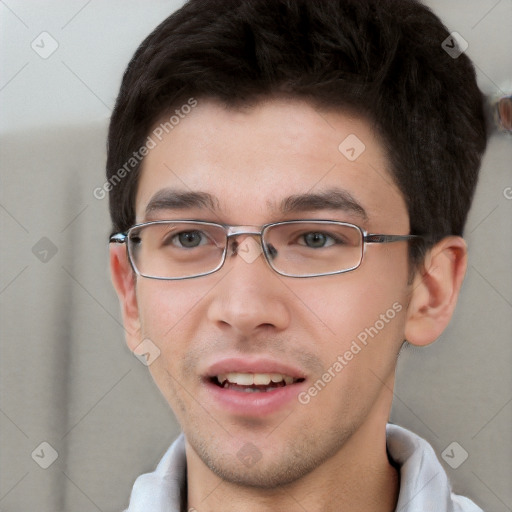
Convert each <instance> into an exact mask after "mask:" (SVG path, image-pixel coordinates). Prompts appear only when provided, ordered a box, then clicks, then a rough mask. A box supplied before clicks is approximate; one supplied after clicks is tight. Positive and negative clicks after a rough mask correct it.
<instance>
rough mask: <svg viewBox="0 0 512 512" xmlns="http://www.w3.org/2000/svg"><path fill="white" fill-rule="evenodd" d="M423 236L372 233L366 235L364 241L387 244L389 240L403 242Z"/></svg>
mask: <svg viewBox="0 0 512 512" xmlns="http://www.w3.org/2000/svg"><path fill="white" fill-rule="evenodd" d="M419 238H423V237H422V236H420V235H377V234H374V233H370V234H368V235H365V237H364V241H365V242H366V243H368V244H387V243H389V242H403V241H406V240H417V239H419Z"/></svg>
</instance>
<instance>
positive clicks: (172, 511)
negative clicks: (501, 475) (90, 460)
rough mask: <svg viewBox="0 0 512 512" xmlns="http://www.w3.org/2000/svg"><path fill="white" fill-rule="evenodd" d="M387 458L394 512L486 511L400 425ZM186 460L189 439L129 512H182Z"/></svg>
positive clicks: (176, 446) (141, 484) (176, 447)
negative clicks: (393, 474)
mask: <svg viewBox="0 0 512 512" xmlns="http://www.w3.org/2000/svg"><path fill="white" fill-rule="evenodd" d="M386 436H387V448H388V453H389V456H390V457H391V458H392V459H393V461H394V462H395V463H396V465H397V466H398V467H399V468H400V494H399V497H398V503H397V506H396V512H483V511H482V509H481V508H479V507H477V506H476V505H475V504H474V503H473V502H472V501H471V500H469V499H468V498H464V497H462V496H458V495H456V494H453V493H452V491H451V487H450V483H449V481H448V476H447V475H446V472H445V471H444V469H443V467H442V466H441V464H440V463H439V461H438V459H437V457H436V454H435V452H434V450H433V448H432V447H431V446H430V444H428V443H427V441H425V440H424V439H422V438H421V437H419V436H417V435H416V434H414V433H412V432H410V431H409V430H406V429H405V428H402V427H399V426H397V425H391V424H388V425H387V427H386ZM186 475H187V462H186V457H185V437H184V436H183V434H181V435H180V436H179V437H178V438H177V439H176V441H174V443H173V444H172V445H171V447H170V448H169V450H167V453H166V454H165V455H164V457H163V458H162V460H161V461H160V463H159V464H158V466H157V468H156V470H155V471H154V472H153V473H147V474H145V475H141V476H139V477H138V478H137V480H136V481H135V484H134V486H133V490H132V494H131V498H130V506H129V507H128V509H126V511H125V512H148V511H151V512H180V506H181V505H180V504H181V502H182V500H183V501H185V499H184V498H186V497H185V496H183V495H182V494H183V493H184V492H185V489H186Z"/></svg>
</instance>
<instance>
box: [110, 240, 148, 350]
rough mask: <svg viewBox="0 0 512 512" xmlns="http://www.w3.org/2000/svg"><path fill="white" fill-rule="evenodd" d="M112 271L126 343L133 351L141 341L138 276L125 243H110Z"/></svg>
mask: <svg viewBox="0 0 512 512" xmlns="http://www.w3.org/2000/svg"><path fill="white" fill-rule="evenodd" d="M110 273H111V277H112V283H113V284H114V288H115V289H116V292H117V296H118V297H119V302H120V304H121V311H122V314H123V324H124V328H125V331H126V343H127V345H128V347H129V348H130V350H131V351H132V352H133V351H134V350H135V348H136V347H137V346H138V345H139V344H140V342H141V339H140V327H141V326H140V320H139V308H138V305H137V296H136V290H135V285H136V276H135V273H134V272H133V269H132V266H131V265H130V261H129V260H128V255H127V254H126V246H125V245H124V244H110Z"/></svg>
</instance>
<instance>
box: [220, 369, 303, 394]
mask: <svg viewBox="0 0 512 512" xmlns="http://www.w3.org/2000/svg"><path fill="white" fill-rule="evenodd" d="M210 382H212V383H213V384H215V385H217V386H218V387H220V388H223V389H229V390H232V391H239V392H242V393H269V392H273V391H276V390H278V389H280V388H284V387H286V386H292V385H293V384H296V383H300V382H304V379H303V378H302V377H299V378H296V377H292V376H291V375H285V374H282V373H239V372H229V373H220V374H218V375H215V376H213V377H210Z"/></svg>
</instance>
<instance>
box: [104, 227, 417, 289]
mask: <svg viewBox="0 0 512 512" xmlns="http://www.w3.org/2000/svg"><path fill="white" fill-rule="evenodd" d="M304 222H307V223H308V224H318V225H325V224H329V225H331V224H335V225H338V226H348V227H351V228H355V229H357V230H358V231H359V232H360V233H361V242H362V243H361V257H360V258H359V263H358V264H357V265H354V266H353V267H351V268H348V269H343V270H337V271H333V272H324V273H321V274H305V275H295V274H287V273H285V272H281V271H279V270H277V269H276V268H274V266H273V265H272V263H271V258H272V256H271V254H270V252H269V248H268V246H267V245H266V244H265V243H263V240H264V238H263V237H264V234H265V232H266V231H267V230H268V229H269V228H271V227H274V226H280V225H283V224H286V225H289V224H299V223H304ZM169 223H179V224H195V225H198V224H199V225H203V226H214V227H218V228H222V229H223V230H224V231H225V233H226V244H225V246H224V250H223V252H222V258H221V260H220V263H219V265H217V267H216V268H214V269H213V270H210V271H208V272H203V273H201V274H194V275H192V276H184V277H158V276H150V275H147V274H143V273H142V272H140V271H139V269H138V268H137V265H136V264H135V262H134V258H133V256H132V254H131V250H130V244H128V243H127V242H128V239H129V237H130V233H131V232H133V231H134V230H136V229H138V228H142V227H144V226H150V225H154V224H169ZM251 228H252V229H251ZM255 228H257V226H249V225H247V226H232V225H228V224H219V223H217V222H208V221H202V220H190V219H187V220H180V219H177V220H156V221H150V222H142V223H140V224H135V225H133V226H132V227H130V228H129V229H128V231H126V232H125V233H114V234H112V235H111V236H110V238H109V243H110V244H112V243H115V244H126V252H127V254H128V259H129V261H130V265H131V267H132V269H133V271H134V272H135V273H136V274H137V275H138V276H141V277H145V278H147V279H157V280H161V281H180V280H183V279H194V278H196V277H202V276H207V275H210V274H213V273H215V272H217V271H219V270H220V269H221V268H222V267H223V266H224V263H225V262H226V256H227V252H228V246H229V240H230V239H231V238H234V237H238V236H241V235H251V236H257V237H259V238H260V245H261V248H262V252H263V255H264V256H265V260H266V261H267V264H268V266H269V267H270V268H271V269H272V270H273V271H274V272H276V273H277V274H279V275H281V276H284V277H294V278H308V277H322V276H331V275H336V274H345V273H346V272H351V271H353V270H356V269H357V268H359V267H360V266H361V264H362V262H363V257H364V254H365V250H366V244H387V243H392V242H404V241H410V240H418V239H422V238H424V237H422V236H421V235H386V234H378V233H368V232H367V231H366V230H364V229H363V228H361V227H359V226H357V225H356V224H352V223H350V222H341V221H335V220H324V219H295V220H286V221H281V222H270V223H268V224H264V225H263V226H261V227H260V228H259V229H255ZM234 253H235V251H234Z"/></svg>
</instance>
